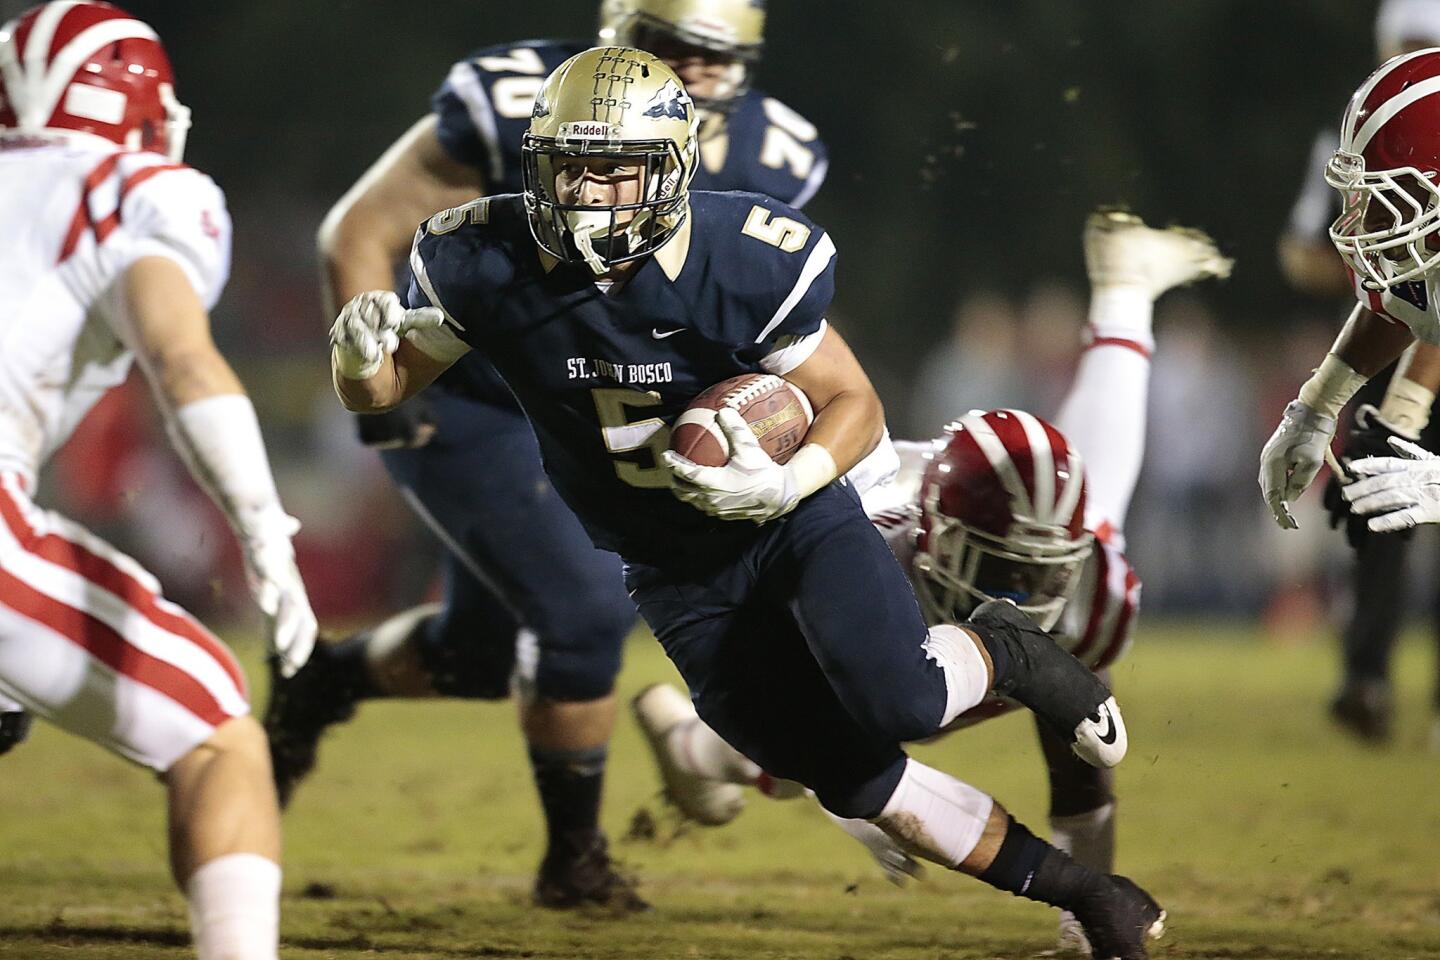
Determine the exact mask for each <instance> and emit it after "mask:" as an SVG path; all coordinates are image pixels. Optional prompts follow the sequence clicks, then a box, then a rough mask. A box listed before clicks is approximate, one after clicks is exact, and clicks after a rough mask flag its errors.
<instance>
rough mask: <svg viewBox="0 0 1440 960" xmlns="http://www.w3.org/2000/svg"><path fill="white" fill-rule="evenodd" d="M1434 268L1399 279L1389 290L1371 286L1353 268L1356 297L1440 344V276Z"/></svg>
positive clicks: (1367, 305)
mask: <svg viewBox="0 0 1440 960" xmlns="http://www.w3.org/2000/svg"><path fill="white" fill-rule="evenodd" d="M1436 273H1437V271H1434V270H1432V271H1431V272H1430V273H1427V274H1426V275H1425V276H1423V277H1421V278H1420V279H1419V280H1411V281H1410V282H1409V283H1398V284H1396V285H1395V286H1394V287H1392V288H1390V289H1389V290H1370V289H1368V288H1366V287H1365V286H1364V285H1363V284H1362V283H1361V282H1360V278H1359V277H1357V276H1356V275H1355V271H1353V270H1351V271H1350V282H1351V284H1352V285H1353V286H1354V288H1355V299H1356V300H1358V301H1359V302H1360V305H1361V306H1362V307H1369V308H1370V309H1371V310H1373V311H1374V312H1375V313H1378V314H1380V315H1381V316H1382V317H1389V318H1390V319H1391V320H1394V321H1396V322H1397V323H1403V324H1405V326H1407V327H1409V328H1410V332H1411V333H1413V334H1414V335H1415V336H1416V337H1418V338H1419V339H1421V340H1423V341H1425V342H1426V343H1428V344H1431V345H1432V346H1440V276H1436Z"/></svg>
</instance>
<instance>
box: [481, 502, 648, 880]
mask: <svg viewBox="0 0 1440 960" xmlns="http://www.w3.org/2000/svg"><path fill="white" fill-rule="evenodd" d="M536 483H537V484H539V483H540V480H539V479H538V478H537V481H536ZM544 489H545V491H546V492H547V496H546V497H545V499H544V500H543V501H542V502H537V504H536V505H535V508H534V510H533V511H532V512H531V514H530V515H529V516H528V519H527V522H526V523H525V524H524V527H525V531H526V532H525V533H523V534H522V535H521V536H520V538H519V540H517V541H515V542H510V543H503V544H500V545H499V547H498V548H499V549H500V550H502V551H504V552H505V553H507V554H510V555H512V556H514V557H515V559H514V560H513V561H512V562H511V563H510V564H509V565H508V566H507V567H506V569H505V571H504V575H505V584H506V587H505V589H506V596H507V597H508V598H509V599H510V600H511V601H512V602H513V603H514V604H515V606H516V608H517V610H518V611H519V613H520V617H521V619H522V621H523V622H524V623H525V625H526V627H525V633H524V637H525V642H523V643H522V644H521V647H520V657H519V663H518V664H517V669H516V671H515V675H516V684H515V690H516V694H517V707H518V709H519V713H520V725H521V730H522V731H523V732H524V735H525V740H526V744H527V747H528V751H529V757H530V765H531V770H532V772H533V774H534V778H535V786H536V790H537V792H538V794H539V798H540V803H541V807H542V808H543V810H544V813H545V825H546V837H547V844H546V854H545V857H544V859H543V861H542V863H541V866H540V871H539V875H538V877H537V880H536V886H535V899H536V901H537V902H538V903H540V904H542V905H545V906H554V907H568V906H574V905H577V904H580V903H586V902H598V903H603V904H605V905H607V906H610V907H612V908H621V909H643V908H644V907H645V906H646V905H645V904H644V902H643V901H641V900H640V899H639V897H638V896H637V895H636V894H635V892H634V887H633V883H631V882H630V881H629V880H628V879H627V878H625V877H624V876H623V875H622V874H621V873H620V872H619V871H618V870H616V869H615V868H614V866H613V864H612V863H611V860H610V857H609V853H608V848H607V843H606V839H605V834H604V832H603V831H602V830H601V828H600V803H601V797H602V793H603V789H604V784H605V768H606V763H607V759H608V754H609V743H610V736H611V733H612V732H613V730H614V726H615V710H616V705H615V696H614V689H615V677H616V675H617V674H618V673H619V671H620V659H621V648H622V646H623V644H624V640H625V636H626V635H627V634H628V633H629V632H630V629H631V628H632V627H633V626H634V624H635V621H636V619H637V616H636V612H635V605H634V603H633V602H632V601H631V600H630V597H629V596H628V595H627V594H626V592H625V587H624V578H623V574H622V570H621V565H620V562H619V559H618V558H617V557H615V556H614V555H613V554H610V553H604V552H601V551H599V550H596V549H595V548H594V546H593V545H592V544H591V543H590V541H589V538H588V537H587V535H586V534H585V531H584V529H583V528H582V527H581V526H580V523H579V521H578V520H576V519H575V516H574V515H573V514H572V513H571V512H570V511H569V509H568V508H566V507H565V505H564V504H563V503H561V502H560V501H559V500H558V498H557V497H556V496H555V495H554V494H553V493H551V492H549V487H548V486H545V487H544ZM521 540H523V541H524V543H523V544H522V543H521V542H520V541H521Z"/></svg>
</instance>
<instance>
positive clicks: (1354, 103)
mask: <svg viewBox="0 0 1440 960" xmlns="http://www.w3.org/2000/svg"><path fill="white" fill-rule="evenodd" d="M1431 52H1433V51H1431V50H1416V51H1414V52H1413V53H1407V54H1405V55H1403V56H1399V57H1396V58H1394V59H1393V60H1390V61H1387V62H1386V63H1385V64H1383V65H1381V66H1380V68H1379V69H1377V70H1376V71H1375V72H1374V73H1372V74H1371V75H1370V79H1368V80H1366V81H1365V83H1364V84H1362V85H1361V87H1360V89H1359V90H1357V91H1355V96H1353V97H1351V98H1350V103H1349V105H1348V106H1346V108H1345V118H1344V119H1343V120H1342V121H1341V123H1340V149H1342V150H1344V151H1345V152H1347V153H1359V152H1360V151H1361V150H1364V149H1365V147H1364V144H1361V145H1360V146H1356V145H1355V140H1356V139H1358V138H1354V137H1352V134H1353V133H1354V132H1355V121H1356V116H1355V114H1356V113H1357V112H1358V111H1359V110H1360V108H1361V107H1362V106H1364V104H1365V101H1366V100H1368V99H1369V97H1370V91H1372V90H1374V89H1375V87H1376V85H1377V84H1379V83H1380V81H1381V80H1384V79H1385V78H1386V77H1388V76H1390V74H1391V72H1392V71H1394V70H1395V68H1396V67H1398V66H1400V64H1402V63H1404V62H1406V61H1407V60H1413V59H1414V58H1416V57H1418V56H1420V55H1421V54H1422V53H1431ZM1371 136H1374V132H1373V131H1372V132H1371ZM1365 142H1366V143H1369V139H1368V138H1367V139H1366V141H1365Z"/></svg>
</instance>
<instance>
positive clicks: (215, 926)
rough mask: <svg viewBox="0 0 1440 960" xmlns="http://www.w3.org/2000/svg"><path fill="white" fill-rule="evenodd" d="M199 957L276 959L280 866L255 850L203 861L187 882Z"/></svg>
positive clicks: (247, 959) (223, 959)
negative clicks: (254, 851)
mask: <svg viewBox="0 0 1440 960" xmlns="http://www.w3.org/2000/svg"><path fill="white" fill-rule="evenodd" d="M185 897H186V899H187V900H189V901H190V933H191V936H193V937H194V938H195V952H196V953H197V954H198V955H199V958H200V960H276V958H277V957H278V956H279V953H278V951H279V942H280V865H279V864H277V863H276V862H275V861H273V860H269V859H267V858H265V857H262V856H260V855H259V854H255V853H231V854H226V855H225V856H223V857H216V858H215V859H214V860H211V861H209V862H207V863H204V864H201V866H200V869H198V870H196V871H195V872H194V873H193V874H191V875H190V879H189V881H188V882H186V884H185Z"/></svg>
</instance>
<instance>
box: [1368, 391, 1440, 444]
mask: <svg viewBox="0 0 1440 960" xmlns="http://www.w3.org/2000/svg"><path fill="white" fill-rule="evenodd" d="M1434 404H1435V391H1434V390H1430V389H1427V388H1426V387H1422V386H1421V385H1420V384H1418V383H1416V382H1415V381H1414V380H1411V379H1410V378H1408V377H1401V376H1396V377H1394V378H1392V379H1391V381H1390V387H1389V389H1387V390H1386V391H1385V401H1384V402H1383V403H1381V404H1380V419H1381V420H1384V421H1385V422H1386V423H1388V424H1390V425H1391V426H1393V427H1394V428H1395V429H1396V431H1397V432H1399V433H1403V434H1405V435H1406V436H1408V437H1409V438H1410V439H1412V440H1416V439H1419V437H1420V432H1421V431H1422V430H1424V429H1425V427H1426V425H1427V424H1429V423H1430V408H1431V407H1432V406H1434Z"/></svg>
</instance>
